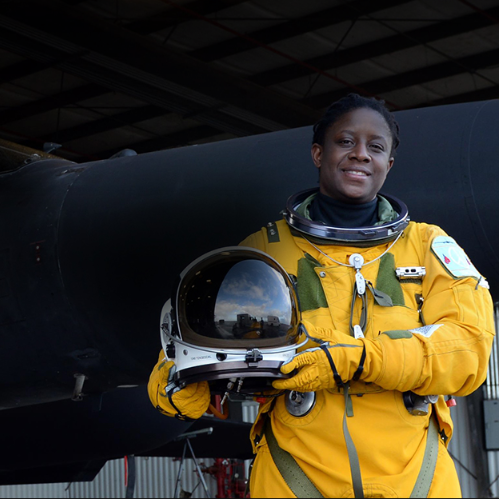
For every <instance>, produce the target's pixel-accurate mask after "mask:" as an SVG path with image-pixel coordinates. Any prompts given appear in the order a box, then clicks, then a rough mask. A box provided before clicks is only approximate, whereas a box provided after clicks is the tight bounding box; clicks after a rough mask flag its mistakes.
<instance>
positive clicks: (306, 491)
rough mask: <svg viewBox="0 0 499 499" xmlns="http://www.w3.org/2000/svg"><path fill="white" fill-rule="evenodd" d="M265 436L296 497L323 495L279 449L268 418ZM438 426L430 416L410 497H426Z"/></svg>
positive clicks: (433, 462)
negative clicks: (422, 451) (419, 465)
mask: <svg viewBox="0 0 499 499" xmlns="http://www.w3.org/2000/svg"><path fill="white" fill-rule="evenodd" d="M265 438H266V439H267V444H268V446H269V450H270V454H271V455H272V459H273V460H274V463H275V465H276V466H277V469H278V470H279V472H280V473H281V475H282V477H283V478H284V481H285V482H286V484H287V485H288V487H289V488H290V489H291V492H293V494H294V495H295V496H296V497H300V498H309V497H319V498H320V497H324V496H323V495H322V494H321V493H320V492H319V491H318V490H317V488H316V487H315V485H314V484H313V483H312V482H311V480H310V478H308V476H307V475H305V473H304V472H303V470H302V469H301V468H300V466H299V465H298V463H297V462H296V461H295V460H294V458H293V456H292V455H291V454H290V453H289V452H287V451H285V450H283V449H281V448H280V447H279V444H278V443H277V440H276V438H275V436H274V433H273V431H272V425H271V423H270V419H267V422H266V424H265ZM438 439H439V435H438V426H437V421H436V419H435V417H434V416H433V415H432V416H431V417H430V425H429V427H428V436H427V440H426V448H425V453H424V457H423V464H422V466H421V470H420V472H419V475H418V478H417V480H416V484H415V485H414V489H413V490H412V493H411V495H410V497H428V492H429V491H430V486H431V482H432V480H433V475H434V473H435V466H436V464H437V455H438Z"/></svg>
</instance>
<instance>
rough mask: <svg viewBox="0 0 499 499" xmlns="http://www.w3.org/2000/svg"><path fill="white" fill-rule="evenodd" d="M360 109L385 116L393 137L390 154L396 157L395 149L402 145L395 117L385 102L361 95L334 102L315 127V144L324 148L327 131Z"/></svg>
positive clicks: (350, 95)
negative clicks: (341, 119)
mask: <svg viewBox="0 0 499 499" xmlns="http://www.w3.org/2000/svg"><path fill="white" fill-rule="evenodd" d="M359 108H369V109H372V110H374V111H377V112H378V113H379V114H381V116H383V118H384V119H385V121H386V124H387V125H388V128H389V129H390V134H391V136H392V150H391V151H390V154H391V155H394V154H395V149H397V147H398V145H399V143H400V139H399V131H400V129H399V125H398V123H397V121H396V120H395V117H394V116H393V114H392V113H391V112H390V111H389V110H388V108H387V107H386V106H385V101H384V100H380V99H375V98H374V97H362V96H361V95H359V94H348V95H347V96H345V97H343V98H341V99H340V100H337V101H336V102H333V104H331V105H330V106H329V107H328V108H327V110H326V112H325V113H324V116H323V117H322V118H321V119H320V120H319V121H318V122H317V123H316V124H315V125H314V138H313V143H314V144H319V145H321V146H323V145H324V140H325V137H326V131H327V129H328V128H329V127H330V126H331V125H333V124H334V123H335V122H336V121H337V120H338V119H339V118H340V117H341V116H343V115H344V114H346V113H349V112H350V111H353V110H354V109H359Z"/></svg>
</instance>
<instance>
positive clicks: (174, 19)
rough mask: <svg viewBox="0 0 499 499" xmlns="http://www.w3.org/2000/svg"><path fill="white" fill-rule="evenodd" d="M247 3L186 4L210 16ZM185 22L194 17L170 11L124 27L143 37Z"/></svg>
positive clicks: (226, 0) (216, 0) (198, 0)
mask: <svg viewBox="0 0 499 499" xmlns="http://www.w3.org/2000/svg"><path fill="white" fill-rule="evenodd" d="M247 1H248V0H211V1H210V2H207V1H206V0H196V1H195V2H190V3H188V4H185V7H188V8H189V9H192V10H194V11H196V12H198V13H199V14H202V15H210V14H213V13H215V12H218V11H220V10H222V9H226V8H227V7H233V6H236V5H239V4H241V3H245V2H247ZM185 21H192V16H190V15H189V14H187V13H186V12H184V11H181V10H177V9H170V10H168V11H165V12H164V13H162V14H158V15H156V16H154V17H147V18H145V19H138V20H136V21H132V22H130V23H128V24H124V25H123V27H125V28H126V29H129V30H131V31H134V32H136V33H140V34H141V35H147V34H149V33H154V32H157V31H161V30H163V29H166V28H171V27H173V26H177V25H178V24H180V23H182V22H185Z"/></svg>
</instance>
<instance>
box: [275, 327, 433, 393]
mask: <svg viewBox="0 0 499 499" xmlns="http://www.w3.org/2000/svg"><path fill="white" fill-rule="evenodd" d="M302 322H303V325H304V326H305V328H306V330H307V332H308V335H309V336H310V337H311V339H312V340H316V343H318V344H321V346H322V348H320V347H319V348H312V349H310V350H305V351H304V352H302V353H299V354H297V355H295V356H294V357H292V358H291V359H290V360H289V361H287V362H285V363H284V364H283V365H282V366H281V371H282V372H283V373H284V374H289V373H291V372H292V371H293V370H294V369H298V373H297V374H296V375H295V376H293V377H292V378H289V379H286V380H277V381H274V382H273V383H272V386H273V387H274V388H276V389H279V390H296V391H299V392H307V391H318V390H323V389H330V388H335V387H336V386H341V383H346V382H348V381H350V380H352V379H354V380H357V379H359V380H361V381H365V382H366V383H367V382H369V383H375V384H376V385H378V386H380V387H381V388H384V389H385V390H398V391H401V392H405V391H407V390H414V389H416V388H420V387H421V386H422V381H424V378H423V377H422V373H423V367H424V365H425V364H424V357H425V353H424V346H423V344H424V342H425V341H426V338H424V337H422V338H420V337H419V336H420V335H413V334H412V333H411V332H410V331H403V330H393V331H385V332H384V333H382V334H380V335H379V336H378V337H377V338H375V339H373V340H371V339H367V338H360V339H358V340H357V339H355V338H353V337H352V336H348V335H346V334H344V333H342V332H341V331H338V330H336V329H327V328H317V327H315V326H313V325H312V324H311V323H310V322H308V321H305V320H303V321H302ZM325 350H327V353H326V352H325ZM328 354H329V356H330V358H329V356H328ZM335 369H336V372H337V373H338V375H337V376H335V374H334V370H335ZM335 378H336V379H335ZM426 391H427V390H426Z"/></svg>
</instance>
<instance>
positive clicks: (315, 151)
mask: <svg viewBox="0 0 499 499" xmlns="http://www.w3.org/2000/svg"><path fill="white" fill-rule="evenodd" d="M310 152H311V154H312V161H313V162H314V165H315V166H316V167H317V168H320V167H321V164H322V146H321V145H320V144H317V143H316V142H315V143H314V144H312V150H311V151H310ZM392 162H393V158H392Z"/></svg>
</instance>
